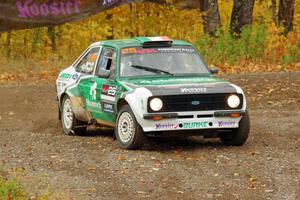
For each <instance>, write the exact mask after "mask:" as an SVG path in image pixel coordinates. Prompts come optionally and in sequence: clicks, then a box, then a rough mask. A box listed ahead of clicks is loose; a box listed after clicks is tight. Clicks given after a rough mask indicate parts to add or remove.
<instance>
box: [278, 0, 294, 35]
mask: <svg viewBox="0 0 300 200" xmlns="http://www.w3.org/2000/svg"><path fill="white" fill-rule="evenodd" d="M294 2H295V1H294V0H280V1H279V10H278V23H279V25H282V26H283V27H284V28H285V30H284V33H285V34H287V33H288V32H290V31H292V30H293V19H294Z"/></svg>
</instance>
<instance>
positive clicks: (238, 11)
mask: <svg viewBox="0 0 300 200" xmlns="http://www.w3.org/2000/svg"><path fill="white" fill-rule="evenodd" d="M253 7H254V0H234V3H233V9H232V14H231V22H230V31H231V33H232V34H233V35H239V34H240V33H241V31H242V28H243V27H244V26H245V25H251V24H252V20H253Z"/></svg>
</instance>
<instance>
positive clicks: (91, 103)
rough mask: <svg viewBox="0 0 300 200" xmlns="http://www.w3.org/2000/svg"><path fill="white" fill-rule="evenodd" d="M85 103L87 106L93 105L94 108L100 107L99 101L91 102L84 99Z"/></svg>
mask: <svg viewBox="0 0 300 200" xmlns="http://www.w3.org/2000/svg"><path fill="white" fill-rule="evenodd" d="M86 105H87V106H89V107H94V108H99V109H100V108H101V104H100V103H99V102H93V101H90V100H88V99H87V100H86Z"/></svg>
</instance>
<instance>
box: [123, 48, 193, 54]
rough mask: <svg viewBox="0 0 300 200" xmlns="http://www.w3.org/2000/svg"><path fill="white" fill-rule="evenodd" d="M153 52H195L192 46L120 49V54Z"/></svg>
mask: <svg viewBox="0 0 300 200" xmlns="http://www.w3.org/2000/svg"><path fill="white" fill-rule="evenodd" d="M155 53H196V51H195V49H193V48H192V47H190V48H189V47H183V48H180V47H178V48H147V49H144V48H141V47H135V48H124V49H122V55H127V54H136V55H142V54H155Z"/></svg>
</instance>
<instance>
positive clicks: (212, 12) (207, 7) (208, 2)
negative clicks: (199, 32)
mask: <svg viewBox="0 0 300 200" xmlns="http://www.w3.org/2000/svg"><path fill="white" fill-rule="evenodd" d="M199 3H200V11H201V12H202V20H203V31H204V33H205V34H210V35H214V34H215V33H216V31H217V29H218V28H219V26H220V14H219V7H218V1H217V0H199Z"/></svg>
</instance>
